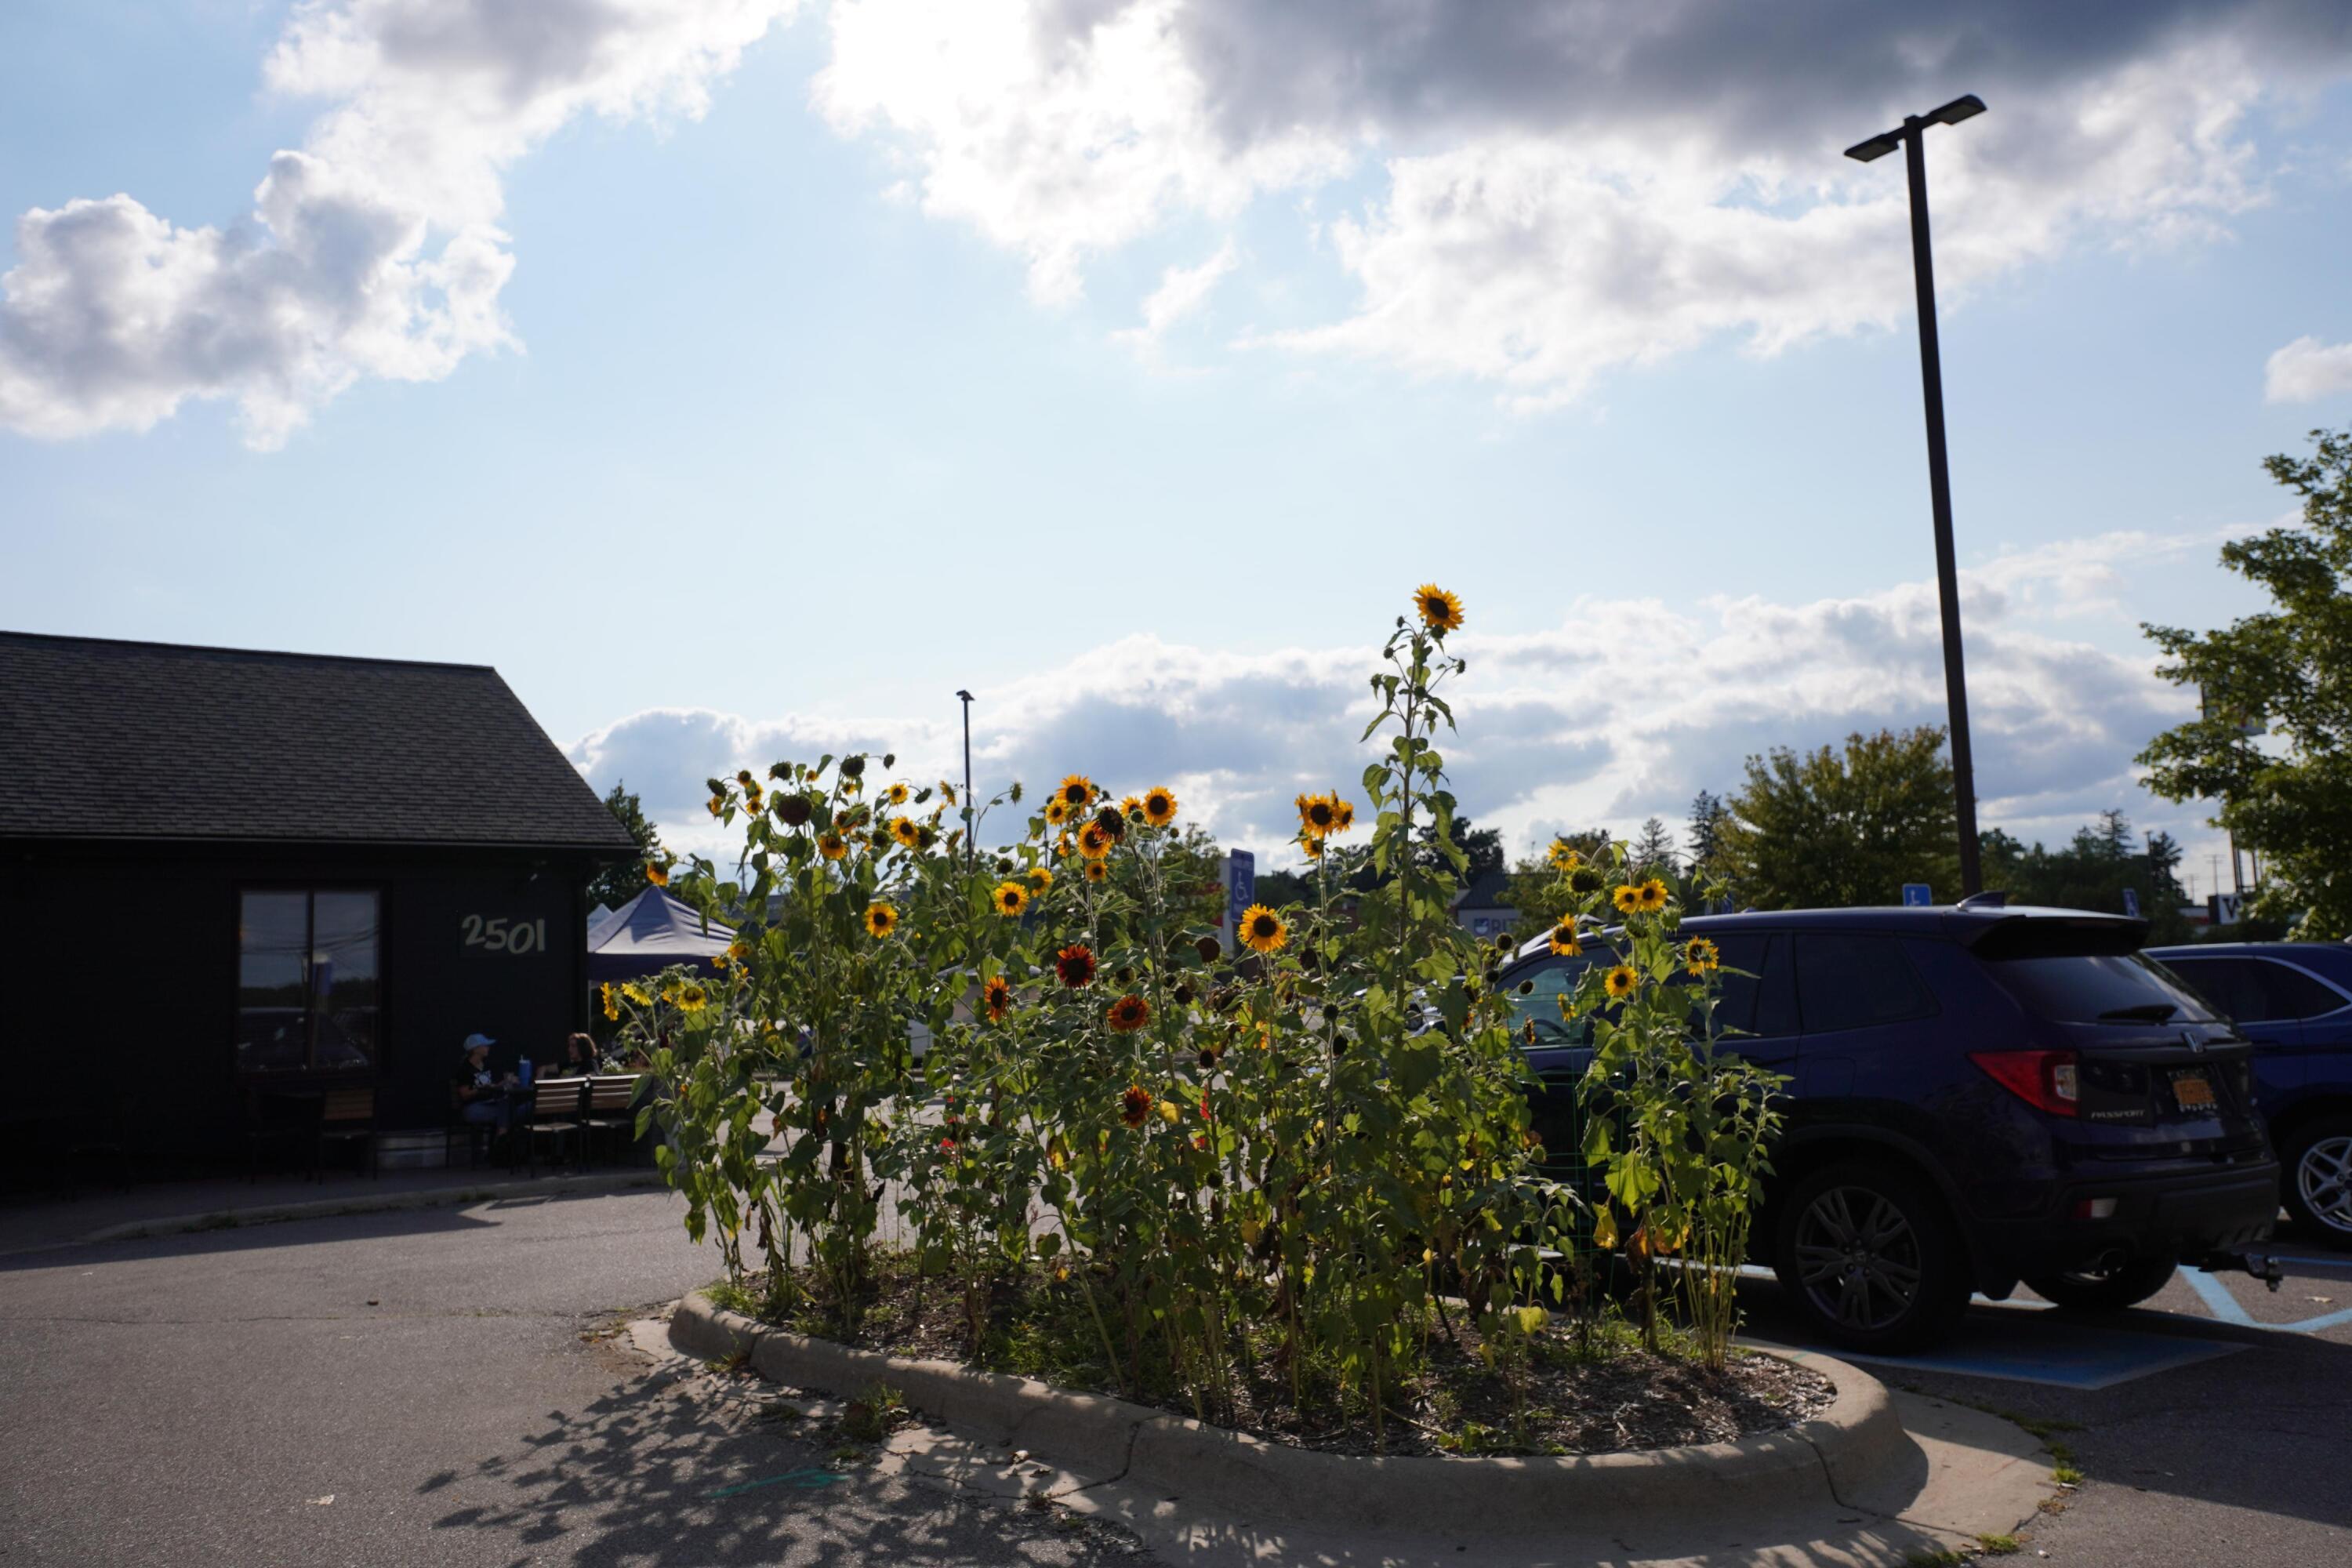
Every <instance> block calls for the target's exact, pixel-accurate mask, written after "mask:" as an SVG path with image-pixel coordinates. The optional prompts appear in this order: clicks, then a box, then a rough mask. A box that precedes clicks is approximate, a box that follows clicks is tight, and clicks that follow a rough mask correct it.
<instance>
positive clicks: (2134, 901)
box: [2124, 888, 2139, 920]
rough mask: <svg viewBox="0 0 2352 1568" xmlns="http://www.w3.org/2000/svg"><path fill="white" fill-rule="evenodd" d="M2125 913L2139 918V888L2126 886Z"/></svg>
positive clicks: (2135, 918) (2133, 917)
mask: <svg viewBox="0 0 2352 1568" xmlns="http://www.w3.org/2000/svg"><path fill="white" fill-rule="evenodd" d="M2124 913H2126V914H2127V915H2129V916H2131V918H2132V919H2134V920H2137V919H2139V889H2137V888H2126V889H2124Z"/></svg>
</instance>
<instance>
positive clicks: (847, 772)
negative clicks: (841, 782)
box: [841, 754, 866, 779]
mask: <svg viewBox="0 0 2352 1568" xmlns="http://www.w3.org/2000/svg"><path fill="white" fill-rule="evenodd" d="M865 773H866V759H865V758H864V757H863V756H860V755H856V754H852V755H850V756H846V757H844V758H842V759H841V776H842V777H843V778H845V779H854V778H862V777H864V776H865Z"/></svg>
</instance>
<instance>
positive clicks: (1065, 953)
mask: <svg viewBox="0 0 2352 1568" xmlns="http://www.w3.org/2000/svg"><path fill="white" fill-rule="evenodd" d="M1054 973H1056V974H1058V975H1060V976H1061V977H1062V984H1065V985H1066V986H1068V987H1069V988H1070V989H1071V990H1073V991H1076V990H1077V989H1078V988H1079V987H1080V986H1082V985H1087V984H1092V983H1093V981H1094V977H1095V950H1094V949H1092V948H1090V947H1088V946H1087V944H1086V943H1085V942H1073V943H1072V944H1070V945H1069V946H1068V947H1066V948H1064V949H1062V951H1061V952H1057V953H1055V955H1054Z"/></svg>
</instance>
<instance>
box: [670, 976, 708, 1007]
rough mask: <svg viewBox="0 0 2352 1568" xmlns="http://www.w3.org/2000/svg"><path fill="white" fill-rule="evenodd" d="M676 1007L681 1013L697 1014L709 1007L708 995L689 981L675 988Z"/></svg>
mask: <svg viewBox="0 0 2352 1568" xmlns="http://www.w3.org/2000/svg"><path fill="white" fill-rule="evenodd" d="M677 1005H678V1008H679V1010H680V1011H681V1012H687V1013H699V1012H701V1011H702V1010H703V1009H704V1008H705V1007H707V1006H709V1005H710V993H709V992H708V991H705V990H704V989H703V988H702V986H701V985H700V984H698V982H695V981H692V980H689V981H688V982H687V983H686V984H683V985H681V986H679V987H678V988H677Z"/></svg>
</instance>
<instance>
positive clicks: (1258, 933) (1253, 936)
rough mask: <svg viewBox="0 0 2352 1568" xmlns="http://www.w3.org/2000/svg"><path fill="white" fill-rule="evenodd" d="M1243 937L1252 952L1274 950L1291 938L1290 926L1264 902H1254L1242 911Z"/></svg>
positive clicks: (1243, 943) (1243, 942)
mask: <svg viewBox="0 0 2352 1568" xmlns="http://www.w3.org/2000/svg"><path fill="white" fill-rule="evenodd" d="M1241 938H1242V945H1244V947H1247V948H1248V949H1249V950H1250V951H1251V952H1276V950H1278V949H1279V948H1280V947H1281V946H1282V944H1283V943H1284V942H1288V941H1289V940H1290V928H1289V927H1288V926H1286V925H1284V924H1283V923H1282V917H1281V916H1280V915H1278V914H1276V913H1275V912H1274V911H1273V910H1270V909H1267V908H1266V907H1265V905H1264V904H1252V905H1251V906H1250V907H1249V908H1248V909H1246V910H1243V911H1242V923H1241Z"/></svg>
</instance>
